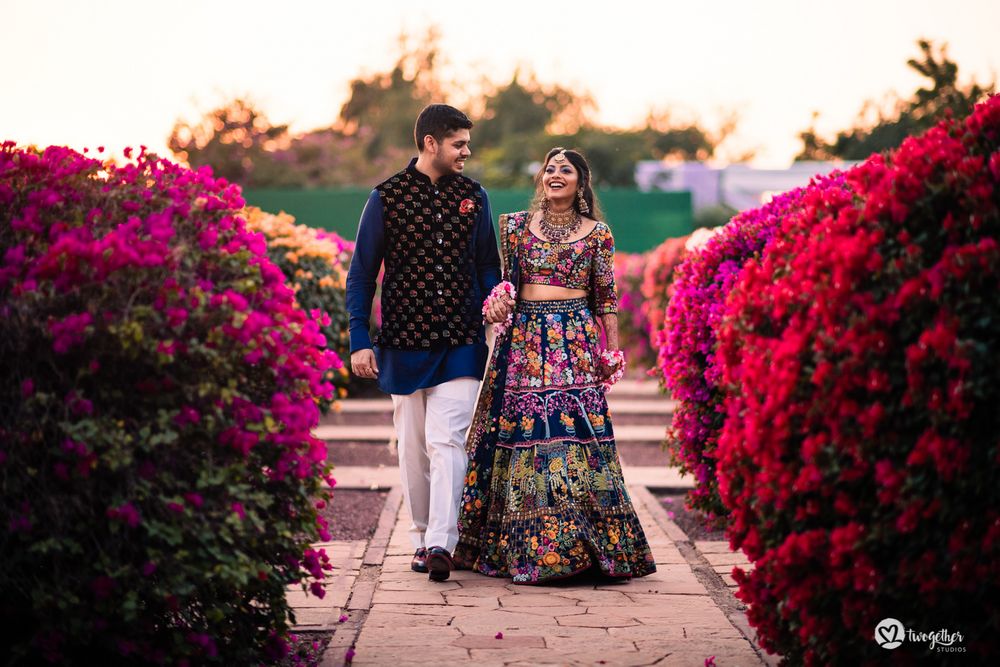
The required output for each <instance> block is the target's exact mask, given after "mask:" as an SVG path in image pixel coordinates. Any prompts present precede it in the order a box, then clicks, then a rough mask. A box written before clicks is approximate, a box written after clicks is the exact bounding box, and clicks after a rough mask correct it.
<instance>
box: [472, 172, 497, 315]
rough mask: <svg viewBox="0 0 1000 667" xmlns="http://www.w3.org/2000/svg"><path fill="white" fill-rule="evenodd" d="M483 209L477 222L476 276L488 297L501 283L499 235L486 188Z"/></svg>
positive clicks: (481, 291) (482, 292)
mask: <svg viewBox="0 0 1000 667" xmlns="http://www.w3.org/2000/svg"><path fill="white" fill-rule="evenodd" d="M482 192H483V207H482V209H481V210H480V211H479V219H478V220H476V275H477V278H478V279H479V291H480V294H482V295H483V298H484V299H485V298H486V296H487V295H488V294H489V293H490V292H491V291H492V290H493V288H494V287H496V286H497V284H498V283H499V282H500V251H499V249H498V247H497V234H496V230H495V229H494V227H493V211H492V210H491V209H490V198H489V195H487V194H486V188H482Z"/></svg>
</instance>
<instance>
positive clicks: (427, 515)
mask: <svg viewBox="0 0 1000 667" xmlns="http://www.w3.org/2000/svg"><path fill="white" fill-rule="evenodd" d="M478 393H479V380H477V379H475V378H471V377H468V378H457V379H455V380H450V381H448V382H445V383H443V384H439V385H437V386H435V387H428V388H426V389H418V390H416V391H415V392H413V393H412V394H406V395H400V394H392V405H393V415H392V418H393V423H394V424H395V427H396V435H397V438H398V440H397V449H398V453H399V473H400V477H401V478H402V482H403V497H404V498H405V500H406V504H407V507H408V508H409V510H410V516H411V517H413V524H412V525H411V526H410V539H411V541H412V542H413V547H414V548H415V549H419V548H420V547H427V548H430V547H444V548H445V549H447V550H448V551H449V552H451V551H454V550H455V547H456V546H457V545H458V506H459V503H460V502H461V500H462V489H463V487H464V486H465V472H466V466H467V465H468V457H467V456H466V454H465V437H466V433H467V432H468V430H469V424H470V423H471V422H472V412H473V410H474V409H475V403H476V396H477V394H478Z"/></svg>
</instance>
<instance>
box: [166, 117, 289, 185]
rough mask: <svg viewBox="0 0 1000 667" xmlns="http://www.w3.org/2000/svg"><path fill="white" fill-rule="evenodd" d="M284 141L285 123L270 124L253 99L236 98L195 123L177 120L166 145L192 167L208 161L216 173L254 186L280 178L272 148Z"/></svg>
mask: <svg viewBox="0 0 1000 667" xmlns="http://www.w3.org/2000/svg"><path fill="white" fill-rule="evenodd" d="M288 142H289V138H288V126H287V125H272V124H271V122H270V121H269V120H268V119H267V116H266V115H264V114H263V113H262V112H260V111H258V110H257V109H256V107H255V106H254V104H253V102H251V101H249V100H248V99H246V98H236V99H234V100H232V101H230V102H227V103H225V104H223V105H222V106H220V107H218V108H216V109H214V110H212V111H210V112H209V113H207V114H205V116H204V117H203V118H202V119H201V121H199V122H197V123H188V122H186V121H182V120H178V121H177V123H175V124H174V128H173V130H172V131H171V132H170V137H169V139H168V140H167V146H168V147H169V148H170V150H171V151H172V152H173V153H174V155H175V156H176V157H177V158H178V159H180V160H183V161H185V162H187V163H188V164H189V165H190V166H191V167H192V168H198V167H202V166H204V165H209V166H211V167H212V171H213V172H214V173H215V175H216V176H221V177H223V178H226V179H228V180H229V181H232V182H234V183H239V184H240V185H243V186H246V187H255V186H260V185H273V184H274V182H275V180H280V173H281V170H280V169H279V168H278V167H279V166H278V165H277V164H276V163H275V161H274V159H273V152H274V151H275V150H277V149H278V148H282V147H285V146H287V144H288Z"/></svg>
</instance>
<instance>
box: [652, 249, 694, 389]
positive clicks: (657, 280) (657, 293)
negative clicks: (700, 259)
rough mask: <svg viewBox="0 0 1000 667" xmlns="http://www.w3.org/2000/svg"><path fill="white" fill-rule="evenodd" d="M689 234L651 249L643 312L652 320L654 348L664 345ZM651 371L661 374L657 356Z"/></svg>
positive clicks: (654, 373)
mask: <svg viewBox="0 0 1000 667" xmlns="http://www.w3.org/2000/svg"><path fill="white" fill-rule="evenodd" d="M689 238H690V237H689V236H681V237H677V238H669V239H666V240H665V241H663V242H662V243H661V244H660V245H658V246H656V247H655V248H653V249H652V250H650V251H649V253H647V261H646V268H645V269H644V270H643V274H642V287H641V291H642V296H643V299H644V300H645V301H644V303H643V313H644V315H645V316H646V321H647V322H648V323H649V344H650V347H651V348H652V349H653V350H659V349H660V347H661V345H662V338H663V330H664V327H665V324H666V315H667V305H668V304H669V303H670V297H671V296H672V295H673V291H674V270H675V269H676V268H677V266H678V265H679V264H680V263H681V261H683V259H684V256H685V255H686V251H685V250H684V244H685V243H687V241H688V239H689ZM649 374H650V375H659V372H658V371H657V369H656V368H655V360H653V363H651V364H650V367H649Z"/></svg>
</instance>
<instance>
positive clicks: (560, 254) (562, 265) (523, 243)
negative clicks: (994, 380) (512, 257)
mask: <svg viewBox="0 0 1000 667" xmlns="http://www.w3.org/2000/svg"><path fill="white" fill-rule="evenodd" d="M518 254H519V256H520V258H521V267H522V268H521V283H522V284H535V285H553V286H556V287H566V288H569V289H582V290H587V291H588V292H590V295H591V297H592V302H593V303H594V305H595V308H596V309H595V311H594V314H595V315H607V314H611V313H617V312H618V297H617V296H616V295H615V240H614V237H612V235H611V228H610V227H608V225H607V224H606V223H604V222H600V221H598V223H597V225H596V226H595V227H594V229H593V231H591V232H590V233H589V234H587V235H586V236H584V237H583V238H581V239H578V240H576V241H567V242H555V241H545V240H543V239H541V238H539V237H538V236H536V235H535V234H533V233H532V232H531V230H530V229H528V227H527V225H525V229H524V233H523V234H522V235H521V239H520V242H519V244H518Z"/></svg>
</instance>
